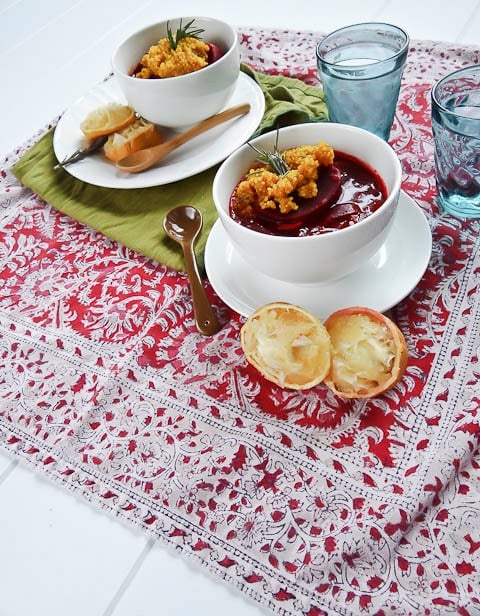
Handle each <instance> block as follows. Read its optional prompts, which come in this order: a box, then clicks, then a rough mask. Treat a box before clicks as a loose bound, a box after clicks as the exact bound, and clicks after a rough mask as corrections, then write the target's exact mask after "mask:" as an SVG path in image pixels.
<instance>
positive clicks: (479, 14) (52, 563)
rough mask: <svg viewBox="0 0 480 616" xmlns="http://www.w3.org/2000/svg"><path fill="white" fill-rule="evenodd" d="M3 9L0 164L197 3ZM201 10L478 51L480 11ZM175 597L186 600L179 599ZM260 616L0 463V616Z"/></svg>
mask: <svg viewBox="0 0 480 616" xmlns="http://www.w3.org/2000/svg"><path fill="white" fill-rule="evenodd" d="M170 6H171V5H170V4H169V3H166V2H164V3H160V2H146V1H144V0H140V2H137V3H135V2H131V0H77V1H71V2H65V1H64V0H42V1H41V2H38V1H36V0H18V1H14V0H10V1H9V0H0V62H1V66H2V68H3V84H2V95H1V97H0V118H2V119H3V124H2V130H1V133H0V134H1V139H0V155H2V157H3V156H6V155H7V154H8V153H9V152H10V151H12V150H13V149H14V147H15V146H16V145H19V144H20V143H22V142H24V141H25V140H26V139H27V138H28V137H29V136H30V135H32V134H33V133H34V132H36V131H37V130H38V129H40V128H42V127H43V126H44V125H45V124H46V123H48V122H49V121H51V120H52V119H53V118H54V117H56V116H57V115H58V114H60V113H61V112H62V111H63V110H64V109H65V108H67V107H68V106H69V105H70V104H71V103H73V102H74V101H75V100H76V99H77V98H78V97H79V96H80V95H81V94H83V93H84V92H85V91H87V90H88V89H89V88H90V87H92V86H93V85H95V84H96V83H98V82H99V81H101V80H102V78H103V77H104V76H105V75H106V74H107V73H108V72H109V70H110V56H111V53H112V50H113V49H114V47H115V45H116V44H117V43H118V42H119V41H120V40H121V39H122V38H123V37H124V36H126V35H127V34H128V33H130V32H131V31H133V30H135V29H137V28H139V27H141V26H143V25H145V24H147V23H149V22H152V21H156V20H159V19H164V18H168V17H174V16H177V15H178V16H179V15H189V14H196V13H197V12H198V10H199V3H198V0H192V1H187V0H178V1H177V2H175V3H174V6H173V7H172V8H173V10H171V9H170V8H169V7H170ZM443 6H444V5H442V4H441V3H438V1H436V0H425V1H424V2H418V0H402V2H397V1H396V0H387V1H385V0H372V1H368V0H367V1H366V2H357V1H356V0H336V1H335V2H330V3H326V2H316V3H314V2H311V0H295V2H294V3H292V2H285V1H283V0H263V1H262V2H259V1H258V0H242V2H225V1H224V0H221V1H214V0H202V3H201V12H202V14H204V15H212V16H217V17H220V18H223V19H226V20H228V21H230V22H231V23H232V24H233V25H236V26H242V25H244V26H265V27H282V28H291V29H298V30H318V31H325V32H328V31H330V30H332V29H335V28H337V27H339V26H342V25H347V24H349V23H354V22H356V21H368V20H383V21H388V22H392V23H396V24H398V25H400V26H402V27H404V28H405V29H406V30H407V31H408V32H409V33H410V36H411V37H412V38H421V39H433V40H443V41H452V42H463V43H466V44H468V43H472V44H479V43H480V2H479V1H478V0H457V2H455V3H454V4H451V5H449V7H450V10H448V11H446V10H444V9H443ZM176 597H180V600H178V599H177V598H176ZM190 613H192V614H195V615H196V616H207V615H208V616H220V615H225V614H229V616H240V615H242V616H260V615H261V614H265V613H266V612H264V611H263V610H262V609H260V608H258V607H257V606H256V605H253V604H252V603H251V602H249V601H247V600H246V599H245V598H244V597H243V596H241V595H240V594H239V593H237V592H236V591H234V590H233V589H230V588H227V587H225V586H223V585H222V584H221V583H220V582H218V581H217V580H216V579H214V578H211V577H209V576H208V575H207V574H206V573H205V572H203V571H199V570H198V569H197V568H196V567H194V566H193V565H192V564H191V563H187V562H185V561H184V560H182V559H181V558H179V556H178V555H176V554H174V555H172V554H170V553H169V551H168V550H165V549H164V548H163V547H161V546H159V545H154V544H153V543H152V542H151V541H149V540H148V539H147V538H146V537H145V536H143V535H140V534H138V533H136V532H135V531H134V530H132V529H131V528H127V527H125V526H124V525H123V524H122V523H121V522H119V521H117V520H115V519H112V518H110V517H109V516H108V515H106V514H103V513H100V512H99V511H97V510H94V509H93V508H92V507H91V506H90V505H89V504H87V503H84V502H80V501H79V500H78V499H77V498H76V497H74V496H72V495H71V494H68V493H66V492H65V491H64V490H62V489H61V488H59V487H57V486H54V485H52V484H50V483H49V482H48V481H46V480H43V479H40V478H39V477H37V476H35V475H33V474H32V472H31V471H30V470H29V469H25V468H24V467H22V465H21V464H18V463H16V462H13V461H11V460H10V459H9V458H7V457H6V456H5V455H4V454H1V453H0V616H31V615H33V614H35V615H37V616H43V615H48V616H67V615H68V616H76V615H77V614H78V616H80V615H82V616H84V615H88V616H96V615H104V616H109V615H113V616H147V615H151V614H165V615H168V616H183V615H185V614H190Z"/></svg>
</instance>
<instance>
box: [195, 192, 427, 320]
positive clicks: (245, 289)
mask: <svg viewBox="0 0 480 616" xmlns="http://www.w3.org/2000/svg"><path fill="white" fill-rule="evenodd" d="M431 251H432V234H431V231H430V227H429V226H428V222H427V220H426V218H425V216H424V214H423V212H422V211H421V209H420V208H419V207H418V205H417V204H416V203H415V202H414V201H413V200H412V199H411V198H410V197H408V195H406V194H405V193H403V192H402V193H401V194H400V200H399V204H398V209H397V213H396V215H395V220H394V221H393V225H392V229H391V231H390V233H389V235H388V237H387V239H386V241H385V243H384V244H383V246H382V247H381V248H380V250H379V251H378V252H377V253H376V254H375V255H374V256H373V257H372V258H371V259H370V260H369V261H368V262H367V263H366V264H365V265H364V266H363V267H361V268H360V269H359V270H357V271H356V272H354V273H353V274H350V275H349V276H347V277H345V278H342V279H341V280H336V281H332V282H327V283H321V284H319V285H313V286H312V285H295V284H292V283H287V282H281V281H279V280H275V279H274V278H270V277H269V276H266V275H265V274H262V273H260V272H257V271H255V270H254V269H252V268H251V266H250V265H248V264H247V262H246V261H245V260H244V259H243V258H242V257H241V256H240V255H239V254H238V253H237V252H236V250H235V249H234V247H233V245H232V244H231V243H230V240H229V239H228V237H227V235H226V233H225V231H224V229H223V226H222V223H221V222H220V220H217V222H216V223H215V224H214V226H213V228H212V230H211V232H210V234H209V236H208V239H207V243H206V246H205V268H206V271H207V276H208V278H209V280H210V283H211V285H212V287H213V289H214V290H215V292H216V293H217V295H218V296H219V297H220V298H221V299H222V300H223V301H224V302H225V304H227V306H230V308H233V310H235V311H236V312H238V313H239V314H241V315H243V316H246V317H248V316H249V315H250V314H251V313H252V312H254V311H255V310H256V309H257V308H259V307H260V306H262V305H263V304H266V303H268V302H273V301H285V302H290V303H294V304H297V305H300V306H302V307H303V308H306V309H307V310H309V311H310V312H312V313H313V314H315V315H316V316H317V317H319V318H320V319H325V318H326V317H327V316H328V315H330V314H331V313H332V312H334V311H335V310H339V309H340V308H344V307H347V306H368V307H369V308H373V309H374V310H378V311H379V312H385V311H386V310H388V309H389V308H391V307H392V306H394V305H395V304H398V302H400V301H401V300H402V299H403V298H404V297H406V296H407V295H408V294H409V293H410V291H412V290H413V289H414V288H415V287H416V286H417V284H418V282H419V281H420V279H421V278H422V276H423V274H424V272H425V270H426V268H427V266H428V263H429V261H430V255H431Z"/></svg>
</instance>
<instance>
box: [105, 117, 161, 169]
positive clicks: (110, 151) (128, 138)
mask: <svg viewBox="0 0 480 616" xmlns="http://www.w3.org/2000/svg"><path fill="white" fill-rule="evenodd" d="M162 141H163V138H162V134H161V133H160V131H159V129H158V127H157V126H156V125H155V124H152V123H151V122H147V121H146V120H144V119H143V118H140V119H139V120H136V121H135V122H134V123H133V124H130V126H127V127H126V128H124V129H123V130H121V131H118V132H116V133H113V134H111V135H109V137H108V139H107V142H106V143H105V145H104V146H103V150H104V153H105V156H106V157H107V158H108V159H109V160H111V161H113V162H114V163H116V162H117V161H119V160H121V159H122V158H125V157H126V156H128V155H129V154H133V153H134V152H137V151H138V150H143V149H144V148H150V147H152V146H154V145H158V144H160V143H162Z"/></svg>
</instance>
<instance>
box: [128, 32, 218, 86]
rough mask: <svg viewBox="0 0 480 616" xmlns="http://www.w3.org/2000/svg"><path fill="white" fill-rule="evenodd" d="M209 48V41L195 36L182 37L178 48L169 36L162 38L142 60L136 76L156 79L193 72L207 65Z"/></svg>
mask: <svg viewBox="0 0 480 616" xmlns="http://www.w3.org/2000/svg"><path fill="white" fill-rule="evenodd" d="M208 49H209V48H208V45H207V43H204V42H203V41H201V40H199V39H196V38H193V37H187V38H183V39H181V40H180V41H179V42H178V44H177V48H176V49H172V47H171V46H170V42H169V40H168V39H167V38H163V39H160V40H159V41H158V43H157V44H156V45H152V46H151V47H150V49H149V50H148V52H147V53H146V54H145V55H144V56H143V57H142V59H141V60H140V66H141V68H140V69H139V70H138V69H137V71H136V72H135V77H140V78H141V79H154V78H156V77H161V78H166V77H178V76H179V75H186V74H187V73H193V72H194V71H198V70H199V69H201V68H204V67H205V66H207V64H208Z"/></svg>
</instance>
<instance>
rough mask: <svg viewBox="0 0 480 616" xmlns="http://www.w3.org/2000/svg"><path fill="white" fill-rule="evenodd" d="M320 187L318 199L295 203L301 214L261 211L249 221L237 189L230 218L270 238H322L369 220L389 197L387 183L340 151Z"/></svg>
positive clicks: (326, 169) (321, 173)
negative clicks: (237, 202) (242, 211)
mask: <svg viewBox="0 0 480 616" xmlns="http://www.w3.org/2000/svg"><path fill="white" fill-rule="evenodd" d="M242 179H243V178H242ZM240 181H241V180H240ZM317 185H318V195H317V196H316V197H314V198H312V199H303V198H300V197H297V198H296V199H295V201H296V203H297V204H298V205H299V208H298V210H295V211H293V212H290V213H288V214H280V213H279V212H278V214H274V215H272V212H273V210H261V209H260V208H257V211H256V212H254V214H253V215H252V216H251V217H248V218H245V217H242V216H240V215H239V214H238V212H237V211H236V209H235V195H236V189H235V190H234V191H233V193H232V195H231V197H230V204H229V213H230V216H231V217H232V218H233V220H235V221H236V222H238V223H239V224H241V225H242V226H244V227H248V228H249V229H252V230H253V231H258V232H259V233H265V234H268V235H283V236H291V237H303V236H307V235H321V234H324V233H328V232H330V231H336V230H339V229H343V228H345V227H350V226H351V225H354V224H356V223H357V222H359V221H361V220H363V219H364V218H367V216H370V214H372V213H373V212H375V211H376V210H377V209H378V208H379V207H380V206H381V205H382V204H383V203H384V202H385V200H386V198H387V196H388V192H387V187H386V186H385V182H384V181H383V180H382V178H381V177H380V176H379V175H378V173H377V172H376V171H375V170H374V169H372V168H371V167H370V166H369V165H367V164H366V163H364V162H363V161H361V160H360V159H358V158H356V157H354V156H351V155H350V154H346V153H345V152H340V151H337V150H335V158H334V161H333V166H330V167H324V168H320V169H319V177H318V180H317Z"/></svg>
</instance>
